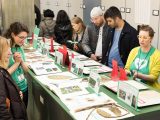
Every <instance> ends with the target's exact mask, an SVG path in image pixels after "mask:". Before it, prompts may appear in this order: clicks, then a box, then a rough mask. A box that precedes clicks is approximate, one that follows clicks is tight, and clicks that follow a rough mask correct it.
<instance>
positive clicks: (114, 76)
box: [111, 60, 119, 80]
mask: <svg viewBox="0 0 160 120" xmlns="http://www.w3.org/2000/svg"><path fill="white" fill-rule="evenodd" d="M112 67H113V69H112V72H111V79H112V80H119V77H118V63H117V61H116V60H112Z"/></svg>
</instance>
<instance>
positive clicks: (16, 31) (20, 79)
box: [4, 22, 29, 107]
mask: <svg viewBox="0 0 160 120" xmlns="http://www.w3.org/2000/svg"><path fill="white" fill-rule="evenodd" d="M28 33H29V31H28V28H27V27H26V26H25V25H23V24H21V23H19V22H15V23H12V24H11V25H10V28H9V29H8V30H7V32H6V33H5V35H4V36H5V37H6V38H9V39H10V45H11V51H12V53H13V56H12V57H11V58H10V62H9V68H8V72H9V73H10V74H11V76H12V79H13V80H14V81H15V82H16V84H17V85H18V87H19V88H20V90H21V91H22V92H23V101H24V103H25V105H26V107H27V103H28V88H27V80H26V78H25V76H24V72H27V71H28V66H27V65H26V63H25V55H24V50H23V48H22V47H21V46H23V44H24V41H25V39H26V38H27V35H28Z"/></svg>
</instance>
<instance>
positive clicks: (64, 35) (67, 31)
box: [54, 24, 73, 47]
mask: <svg viewBox="0 0 160 120" xmlns="http://www.w3.org/2000/svg"><path fill="white" fill-rule="evenodd" d="M54 33H55V37H56V39H55V40H56V42H58V43H60V44H63V45H67V40H72V34H73V33H72V26H71V24H68V25H65V26H64V25H61V24H56V25H55V27H54ZM67 47H69V46H67Z"/></svg>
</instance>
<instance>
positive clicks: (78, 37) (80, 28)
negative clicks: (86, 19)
mask: <svg viewBox="0 0 160 120" xmlns="http://www.w3.org/2000/svg"><path fill="white" fill-rule="evenodd" d="M71 24H72V28H73V40H74V41H75V42H78V43H74V45H73V48H72V49H73V50H75V51H77V52H79V53H83V49H82V40H83V36H84V32H85V29H86V26H85V24H84V23H83V21H82V19H81V18H80V17H74V18H73V19H72V20H71Z"/></svg>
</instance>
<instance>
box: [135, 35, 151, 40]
mask: <svg viewBox="0 0 160 120" xmlns="http://www.w3.org/2000/svg"><path fill="white" fill-rule="evenodd" d="M137 37H138V39H143V40H148V39H150V37H147V36H141V35H137Z"/></svg>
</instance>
